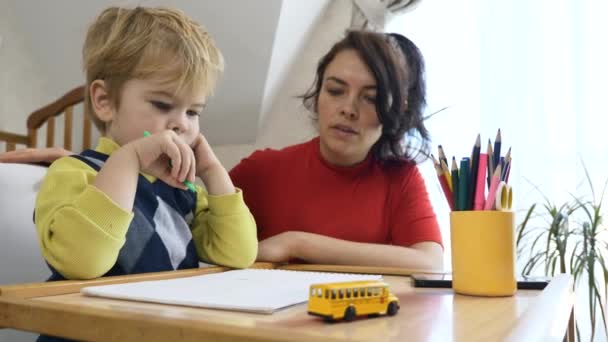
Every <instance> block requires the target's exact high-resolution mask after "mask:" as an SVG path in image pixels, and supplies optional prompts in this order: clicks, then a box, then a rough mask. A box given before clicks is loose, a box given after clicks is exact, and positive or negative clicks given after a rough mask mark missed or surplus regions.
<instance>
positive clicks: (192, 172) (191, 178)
mask: <svg viewBox="0 0 608 342" xmlns="http://www.w3.org/2000/svg"><path fill="white" fill-rule="evenodd" d="M191 155H192V163H191V164H190V174H189V175H188V180H189V181H190V182H192V183H194V180H195V177H196V157H195V156H194V152H192V154H191Z"/></svg>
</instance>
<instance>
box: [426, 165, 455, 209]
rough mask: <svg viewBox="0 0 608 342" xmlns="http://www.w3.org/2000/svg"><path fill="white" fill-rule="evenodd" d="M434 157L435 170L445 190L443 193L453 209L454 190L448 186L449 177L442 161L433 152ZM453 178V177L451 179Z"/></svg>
mask: <svg viewBox="0 0 608 342" xmlns="http://www.w3.org/2000/svg"><path fill="white" fill-rule="evenodd" d="M431 157H432V158H433V165H434V166H435V171H436V172H437V178H438V179H439V184H441V189H442V190H443V194H444V195H445V198H446V200H447V201H448V205H449V206H450V209H451V210H454V199H453V198H452V191H451V190H450V187H449V186H448V182H447V177H446V175H445V173H444V172H443V169H442V168H441V165H440V162H439V161H437V159H435V156H433V155H432V154H431ZM450 180H451V179H450Z"/></svg>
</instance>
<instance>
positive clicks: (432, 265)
mask: <svg viewBox="0 0 608 342" xmlns="http://www.w3.org/2000/svg"><path fill="white" fill-rule="evenodd" d="M295 240H296V241H295V243H294V246H293V255H292V256H293V257H295V258H298V259H302V260H304V261H306V262H310V263H315V264H338V265H361V266H383V267H403V268H412V269H423V270H441V269H442V268H443V248H442V247H441V245H439V244H438V243H436V242H421V243H417V244H414V245H412V246H411V247H401V246H393V245H384V244H373V243H360V242H352V241H346V240H340V239H335V238H331V237H327V236H324V235H318V234H311V233H305V232H297V235H296V239H295Z"/></svg>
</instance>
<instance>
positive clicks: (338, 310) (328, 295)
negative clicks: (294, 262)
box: [308, 280, 399, 321]
mask: <svg viewBox="0 0 608 342" xmlns="http://www.w3.org/2000/svg"><path fill="white" fill-rule="evenodd" d="M308 297H309V298H308V313H309V314H311V315H315V316H320V317H323V318H324V319H325V320H327V321H333V320H334V319H341V318H342V319H344V320H345V321H352V320H353V319H355V317H356V316H360V315H375V314H388V315H389V316H393V315H395V314H396V313H397V311H399V299H397V297H395V295H393V294H392V293H390V291H389V290H388V285H387V284H386V283H383V282H381V281H375V280H366V281H348V282H341V283H327V284H313V285H311V286H310V292H309V295H308Z"/></svg>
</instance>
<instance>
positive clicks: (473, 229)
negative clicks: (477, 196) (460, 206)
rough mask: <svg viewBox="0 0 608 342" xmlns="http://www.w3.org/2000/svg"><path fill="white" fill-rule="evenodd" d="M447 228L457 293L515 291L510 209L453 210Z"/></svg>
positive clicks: (484, 294)
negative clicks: (449, 233) (448, 229)
mask: <svg viewBox="0 0 608 342" xmlns="http://www.w3.org/2000/svg"><path fill="white" fill-rule="evenodd" d="M450 230H451V235H452V236H451V239H452V287H453V288H454V291H455V292H456V293H460V294H466V295H473V296H488V297H492V296H511V295H513V294H514V293H515V292H516V291H517V281H516V280H515V214H514V213H513V212H512V211H496V210H479V211H453V212H452V213H451V214H450Z"/></svg>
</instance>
